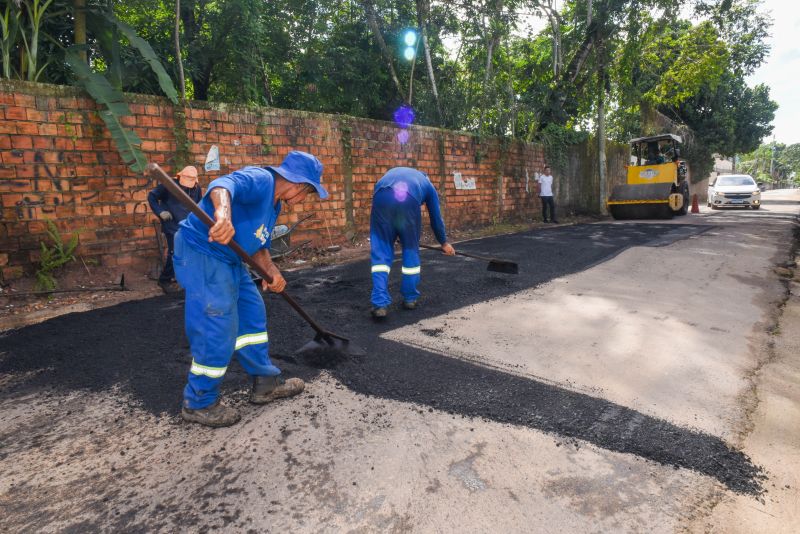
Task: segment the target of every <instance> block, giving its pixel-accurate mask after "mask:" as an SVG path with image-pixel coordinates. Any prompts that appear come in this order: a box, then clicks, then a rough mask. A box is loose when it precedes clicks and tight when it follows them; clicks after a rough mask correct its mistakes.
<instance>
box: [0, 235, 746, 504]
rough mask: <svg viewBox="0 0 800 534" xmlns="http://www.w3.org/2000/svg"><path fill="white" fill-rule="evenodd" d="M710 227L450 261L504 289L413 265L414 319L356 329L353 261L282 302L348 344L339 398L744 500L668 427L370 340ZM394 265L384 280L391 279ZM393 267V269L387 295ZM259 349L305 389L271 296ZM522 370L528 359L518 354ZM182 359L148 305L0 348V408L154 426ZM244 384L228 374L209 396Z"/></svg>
mask: <svg viewBox="0 0 800 534" xmlns="http://www.w3.org/2000/svg"><path fill="white" fill-rule="evenodd" d="M710 228H712V227H710V226H693V225H674V224H673V225H660V224H647V225H644V224H630V225H625V226H620V225H605V224H595V225H582V226H573V227H556V228H550V229H547V230H540V231H532V232H525V233H521V234H514V235H508V236H498V237H493V238H487V239H482V240H480V241H473V242H469V243H464V244H461V245H460V246H459V250H463V251H465V252H473V253H477V254H483V255H487V256H497V257H502V258H507V259H509V260H512V261H515V262H518V263H519V264H520V268H521V272H520V274H519V275H518V276H513V275H504V274H496V273H489V272H487V271H486V270H485V264H484V263H481V262H478V261H475V260H464V259H462V258H450V257H445V256H443V255H441V254H438V253H436V252H425V253H423V255H422V258H423V260H422V265H423V272H422V280H423V281H422V284H421V290H422V292H423V295H424V297H423V300H422V301H421V302H422V307H421V308H420V309H417V310H415V311H413V312H410V313H409V312H405V313H403V312H402V311H400V310H399V309H396V307H395V308H393V309H391V310H390V317H389V319H388V320H387V321H385V322H383V323H376V322H373V321H371V320H370V319H369V310H370V308H371V306H370V304H369V292H370V279H369V265H368V264H367V263H366V262H357V263H352V264H347V265H340V266H334V267H326V268H320V269H314V270H308V271H301V272H296V273H290V274H289V275H288V276H287V279H288V280H289V287H290V290H291V293H292V295H293V296H294V297H295V298H296V299H297V300H298V301H299V302H300V303H301V304H302V305H303V306H304V307H306V308H307V309H308V311H309V312H310V313H311V314H312V316H314V318H315V319H317V320H318V322H320V323H321V324H322V325H324V326H325V327H326V328H329V329H330V330H333V331H335V332H337V333H340V334H343V335H346V336H349V337H351V338H352V341H353V343H354V344H356V345H358V346H360V347H363V348H364V349H365V350H366V353H367V356H365V357H363V358H360V359H357V360H349V361H344V362H341V363H340V364H339V365H337V366H335V367H333V368H332V369H330V372H331V373H333V375H334V376H336V378H337V379H338V380H339V381H341V382H342V383H343V384H345V385H346V386H347V387H349V388H351V389H352V390H353V391H356V392H358V393H363V394H365V395H371V396H375V397H380V398H386V399H393V400H398V401H403V402H412V403H417V404H420V405H424V406H428V407H430V408H432V409H436V410H443V411H447V412H451V413H456V414H461V415H464V416H469V417H481V418H485V419H487V420H491V421H497V422H501V423H510V424H514V425H520V426H527V427H530V428H535V429H538V430H543V431H545V432H551V433H554V434H557V435H559V436H563V437H565V438H571V439H579V440H583V441H586V442H589V443H592V444H594V445H596V446H598V447H601V448H604V449H607V450H612V451H617V452H624V453H631V454H636V455H638V456H640V457H642V458H646V459H648V460H653V461H655V462H658V463H661V464H665V465H673V466H676V467H684V468H687V469H692V470H694V471H697V472H699V473H702V474H705V475H708V476H711V477H713V478H716V479H717V480H719V481H720V482H722V483H723V484H725V485H726V486H727V487H728V488H730V489H731V490H734V491H737V492H743V493H751V494H754V493H758V492H759V491H760V490H761V487H760V481H761V475H760V470H759V469H758V468H757V467H756V466H754V465H753V464H752V463H751V462H750V460H749V458H748V457H747V456H746V455H744V454H743V453H741V452H739V451H736V450H734V449H732V448H731V447H729V446H728V445H727V444H726V443H725V442H724V441H722V440H721V439H719V438H716V437H714V436H710V435H708V434H703V433H700V432H696V431H693V430H690V429H686V428H681V427H678V426H675V425H673V424H671V423H669V422H667V421H663V420H660V419H656V418H653V417H650V416H647V415H644V414H642V413H639V412H636V411H634V410H631V409H628V408H626V407H624V406H620V405H617V404H614V403H611V402H608V401H606V400H604V399H599V398H595V397H591V396H588V395H585V394H581V393H576V392H574V391H570V390H567V389H563V388H559V387H557V386H554V385H550V384H545V383H542V382H538V381H536V380H532V379H529V378H523V377H519V376H515V375H510V374H507V373H503V372H501V371H497V370H494V369H489V368H486V367H482V366H480V365H476V364H474V363H469V362H464V361H461V360H458V359H454V358H447V357H443V356H441V355H437V354H434V353H431V352H428V351H425V350H422V349H418V348H414V347H410V346H407V345H403V344H401V343H397V342H393V341H388V340H384V339H381V338H380V334H382V333H383V332H386V331H389V330H393V329H395V328H398V327H401V326H403V325H406V324H412V323H415V322H417V321H420V320H423V319H425V318H427V317H435V316H438V315H441V314H444V313H446V312H448V311H451V310H453V309H457V308H461V307H464V306H468V305H470V304H474V303H478V302H481V301H485V300H488V299H493V298H497V297H502V296H505V295H510V294H513V293H516V292H518V291H522V290H525V289H529V288H532V287H536V286H538V285H540V284H542V283H544V282H547V281H549V280H551V279H553V278H555V277H559V276H564V275H568V274H571V273H574V272H578V271H581V270H584V269H587V268H588V267H590V266H592V265H595V264H598V263H600V262H602V261H607V260H608V259H609V258H611V257H613V256H615V255H616V254H618V253H620V252H622V251H623V250H625V249H627V248H629V247H631V246H663V245H666V244H669V243H671V242H674V241H675V240H678V239H682V238H686V237H689V236H692V235H697V234H699V233H701V232H704V231H706V230H709V229H710ZM397 265H398V264H397V263H395V264H394V267H397ZM397 271H399V268H393V273H392V274H393V276H392V291H393V292H394V294H397V286H398V285H399V276H398V273H397ZM267 300H268V310H269V322H270V325H271V326H270V327H269V332H270V339H271V340H275V341H274V342H271V346H270V350H271V353H272V355H273V357H274V358H276V359H277V360H279V362H278V363H279V364H280V365H281V366H282V367H283V368H284V369H285V371H286V372H287V374H293V375H297V376H301V377H303V378H305V379H312V378H313V377H314V376H316V374H317V373H318V372H319V370H318V369H317V368H316V367H314V366H310V365H303V364H302V362H298V361H295V360H294V359H293V358H292V357H290V356H289V355H290V354H291V353H292V352H293V351H294V350H295V349H296V348H298V347H299V346H301V345H302V344H303V343H304V342H305V341H307V340H308V339H310V338H311V337H312V334H313V332H312V331H311V329H310V328H308V327H307V326H306V325H305V323H303V322H302V321H301V320H300V319H299V318H298V317H297V315H296V314H294V312H293V311H292V310H291V309H290V308H289V307H288V305H286V304H285V303H284V302H283V301H282V300H281V299H280V298H279V297H276V296H274V295H272V296H269V297H267ZM531 357H535V353H533V351H532V355H531ZM190 360H191V356H190V355H189V352H188V344H187V343H186V341H185V337H184V334H183V309H182V303H181V301H177V300H173V299H170V298H168V297H158V298H153V299H148V300H144V301H138V302H127V303H124V304H120V305H117V306H113V307H110V308H104V309H97V310H93V311H90V312H85V313H77V314H70V315H65V316H61V317H58V318H55V319H52V320H50V321H47V322H45V323H41V324H38V325H33V326H30V327H26V328H23V329H20V330H17V331H12V332H9V333H7V334H6V335H4V336H3V337H2V338H0V375H10V378H11V379H10V380H8V381H7V383H9V384H10V385H9V386H8V387H6V388H5V389H3V390H2V391H0V402H6V401H8V400H11V399H14V398H18V397H19V396H20V395H22V394H26V393H27V394H29V393H35V394H36V395H40V396H41V397H42V398H46V397H48V396H53V397H57V396H58V394H59V392H65V391H66V392H72V391H81V390H83V391H93V392H106V391H108V392H111V391H112V387H114V386H121V388H122V389H123V390H124V391H126V392H127V393H128V394H129V395H130V402H131V404H133V405H135V406H137V407H141V408H143V409H145V410H148V411H150V412H152V413H155V414H163V413H167V414H172V413H175V412H176V411H177V409H178V407H179V405H180V399H181V392H182V388H183V384H184V381H185V377H186V373H187V370H188V366H189V362H190ZM245 379H246V377H245V376H244V374H243V372H242V371H241V369H240V368H239V367H238V366H237V365H232V366H231V368H230V369H229V372H228V376H227V377H226V383H225V386H224V387H223V392H225V391H231V390H232V389H236V388H241V387H242V385H243V383H244V381H245Z"/></svg>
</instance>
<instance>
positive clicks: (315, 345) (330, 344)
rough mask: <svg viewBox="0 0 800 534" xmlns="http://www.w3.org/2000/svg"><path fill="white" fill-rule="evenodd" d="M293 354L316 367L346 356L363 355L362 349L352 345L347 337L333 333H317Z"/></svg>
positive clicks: (332, 363)
mask: <svg viewBox="0 0 800 534" xmlns="http://www.w3.org/2000/svg"><path fill="white" fill-rule="evenodd" d="M295 355H297V356H300V357H302V358H303V359H304V360H305V361H307V362H308V363H312V364H315V365H316V366H317V367H325V366H326V365H325V363H326V362H329V363H330V365H331V366H332V365H336V363H338V362H340V361H342V360H345V359H347V357H348V356H363V355H364V351H363V350H361V349H360V348H358V347H356V346H355V345H352V344H351V343H350V340H349V339H346V338H343V337H340V336H337V335H335V334H330V333H328V334H317V335H316V336H315V337H314V339H312V340H311V341H309V342H308V343H306V344H305V345H303V346H302V347H300V348H299V349H297V350H296V351H295Z"/></svg>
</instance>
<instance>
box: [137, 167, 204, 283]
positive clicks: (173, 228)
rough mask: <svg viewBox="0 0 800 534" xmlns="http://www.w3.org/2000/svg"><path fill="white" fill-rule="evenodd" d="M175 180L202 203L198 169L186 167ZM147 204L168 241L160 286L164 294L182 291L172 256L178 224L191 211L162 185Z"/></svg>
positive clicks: (188, 193) (149, 196)
mask: <svg viewBox="0 0 800 534" xmlns="http://www.w3.org/2000/svg"><path fill="white" fill-rule="evenodd" d="M175 179H176V180H177V181H178V184H179V185H180V186H181V189H183V190H184V191H185V192H186V194H187V195H189V197H190V198H191V199H192V200H194V201H195V202H200V198H201V197H202V196H203V192H202V189H201V188H200V185H198V183H197V168H196V167H193V166H192V165H189V166H188V167H184V168H183V169H182V170H181V172H179V173H178V174H177V176H176V177H175ZM147 202H148V204H150V209H151V210H153V213H155V214H156V216H157V217H158V218H159V220H160V221H161V232H162V233H163V234H164V238H165V239H166V241H167V260H166V261H165V262H164V268H163V269H162V270H161V274H160V275H159V276H158V285H159V286H160V287H161V289H162V290H163V291H164V293H174V292H176V291H179V290H180V288H178V287H177V286H176V284H175V270H174V268H173V265H172V256H173V254H174V252H175V233H176V232H177V231H178V224H180V222H181V221H182V220H184V219H185V218H186V216H187V215H189V210H188V209H187V208H186V206H184V205H183V204H181V203H180V201H179V200H178V199H177V198H175V197H173V196H172V195H171V194H170V192H169V190H168V189H167V188H166V187H164V186H163V185H161V184H158V185H157V186H156V187H155V189H153V190H152V191H150V192H149V193H148V194H147ZM159 253H161V251H159Z"/></svg>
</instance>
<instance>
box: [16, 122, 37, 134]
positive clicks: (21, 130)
mask: <svg viewBox="0 0 800 534" xmlns="http://www.w3.org/2000/svg"><path fill="white" fill-rule="evenodd" d="M16 125H17V135H39V125H38V124H36V123H35V122H17V123H16Z"/></svg>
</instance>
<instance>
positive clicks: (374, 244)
mask: <svg viewBox="0 0 800 534" xmlns="http://www.w3.org/2000/svg"><path fill="white" fill-rule="evenodd" d="M421 225H422V214H421V210H420V203H419V201H417V200H416V199H414V198H413V197H412V196H411V195H408V194H403V193H402V192H400V193H395V191H394V189H392V188H391V187H386V188H384V189H380V190H378V191H376V192H375V196H374V197H373V199H372V213H371V214H370V221H369V239H370V249H371V261H372V305H373V306H375V307H376V308H383V307H386V306H388V305H389V304H391V303H392V297H391V296H390V295H389V272H390V271H391V266H392V260H393V259H394V243H395V241H397V240H398V239H399V240H400V245H401V246H402V247H403V268H402V272H403V280H402V282H401V284H400V291H401V292H402V294H403V300H405V301H406V302H415V301H416V300H417V299H418V298H419V291H417V284H419V278H420V275H419V273H420V264H419V235H420V228H421Z"/></svg>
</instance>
